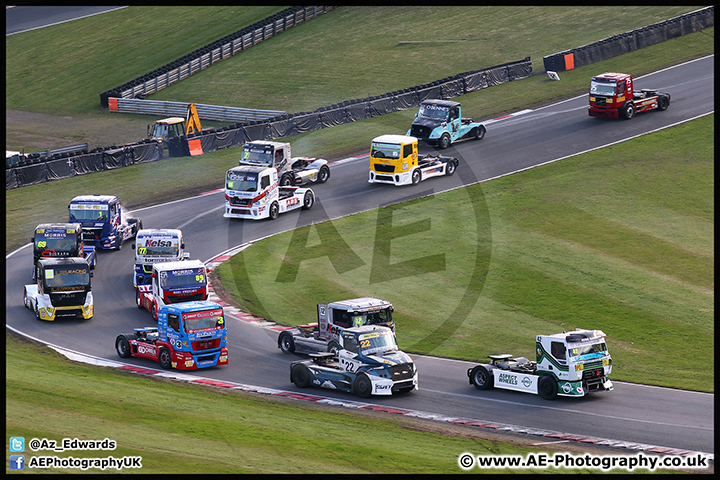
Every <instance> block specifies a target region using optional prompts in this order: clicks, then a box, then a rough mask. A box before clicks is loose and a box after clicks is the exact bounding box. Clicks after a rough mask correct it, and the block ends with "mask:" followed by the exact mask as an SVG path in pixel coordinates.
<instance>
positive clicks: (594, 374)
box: [467, 329, 613, 400]
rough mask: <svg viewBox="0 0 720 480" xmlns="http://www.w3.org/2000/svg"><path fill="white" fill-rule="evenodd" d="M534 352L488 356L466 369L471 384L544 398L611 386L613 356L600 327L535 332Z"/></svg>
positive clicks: (599, 389)
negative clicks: (533, 356)
mask: <svg viewBox="0 0 720 480" xmlns="http://www.w3.org/2000/svg"><path fill="white" fill-rule="evenodd" d="M535 351H536V356H537V359H536V361H529V360H528V359H527V358H525V357H513V356H512V355H510V354H500V355H488V357H489V358H490V360H491V362H490V363H489V364H480V365H476V366H475V367H473V368H469V369H468V371H467V375H468V379H469V381H470V384H471V385H474V386H475V388H477V389H478V390H487V389H490V388H493V387H495V388H502V389H506V390H515V391H518V392H526V393H535V394H538V395H540V396H541V397H542V398H544V399H546V400H552V399H554V398H555V397H556V396H557V395H561V396H564V397H582V396H585V395H587V394H589V393H593V392H601V391H610V390H612V389H613V384H612V382H611V381H610V379H609V378H608V375H610V372H611V371H612V359H611V358H610V354H609V353H608V350H607V345H606V344H605V333H603V332H602V330H583V329H576V330H574V331H572V332H563V333H556V334H554V335H538V336H537V338H536V342H535Z"/></svg>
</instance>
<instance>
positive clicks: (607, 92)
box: [588, 72, 670, 120]
mask: <svg viewBox="0 0 720 480" xmlns="http://www.w3.org/2000/svg"><path fill="white" fill-rule="evenodd" d="M633 83H634V82H633V77H632V75H629V74H627V73H612V72H609V73H603V74H601V75H596V76H594V77H592V80H590V106H589V107H588V115H590V116H591V117H605V118H624V119H626V120H630V119H631V118H632V117H634V116H635V114H636V113H642V112H647V111H650V110H666V109H667V108H668V106H670V94H669V93H662V92H659V91H657V90H655V89H648V88H644V89H642V90H640V91H639V92H636V91H635V90H634V87H633Z"/></svg>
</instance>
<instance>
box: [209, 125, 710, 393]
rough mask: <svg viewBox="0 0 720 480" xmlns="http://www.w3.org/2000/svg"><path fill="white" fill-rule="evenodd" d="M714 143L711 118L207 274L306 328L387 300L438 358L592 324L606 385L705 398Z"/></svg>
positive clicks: (519, 346) (285, 244)
mask: <svg viewBox="0 0 720 480" xmlns="http://www.w3.org/2000/svg"><path fill="white" fill-rule="evenodd" d="M713 135H714V116H713V115H709V116H706V117H704V118H702V119H698V120H695V121H693V122H689V123H686V124H683V125H680V126H676V127H673V128H671V129H667V130H663V131H661V132H657V133H653V134H650V135H646V136H643V137H640V138H637V139H634V140H631V141H628V142H624V143H622V144H619V145H615V146H613V147H610V148H607V149H602V150H598V151H595V152H590V153H586V154H584V155H580V156H577V157H573V158H570V159H566V160H563V161H559V162H556V163H553V164H550V165H546V166H543V167H539V168H535V169H532V170H529V171H526V172H521V173H517V174H514V175H512V176H509V177H505V178H501V179H497V180H493V181H490V182H485V183H482V184H478V185H473V186H470V187H467V188H463V189H459V190H454V191H451V192H448V193H443V194H439V195H434V196H432V197H428V198H425V199H420V200H415V201H411V202H405V203H403V204H399V205H396V206H391V207H386V208H382V209H379V210H376V211H371V212H366V213H361V214H357V215H352V216H350V217H346V218H342V219H338V220H333V221H331V222H325V223H323V224H318V225H313V226H308V227H304V228H301V229H298V230H295V231H293V232H287V233H283V234H280V235H276V236H273V237H271V238H269V239H265V240H263V241H260V242H258V243H257V244H255V245H253V246H252V247H251V248H249V249H247V250H245V251H243V252H241V253H240V254H238V255H236V256H235V257H234V258H232V259H231V260H230V261H228V262H226V263H224V264H223V265H221V266H220V267H219V268H218V269H217V270H216V273H217V274H218V275H219V279H220V280H221V282H222V284H223V287H224V289H225V290H226V291H227V292H228V293H230V294H231V295H232V296H233V297H234V299H235V300H236V301H237V302H238V303H239V304H240V305H241V306H242V307H243V308H244V309H246V310H247V311H250V312H253V313H255V314H257V315H260V316H263V317H265V318H269V319H271V320H273V321H276V322H278V323H281V324H288V325H297V324H302V323H307V322H309V321H313V318H314V316H315V311H316V308H315V304H316V303H323V302H330V301H335V300H342V299H345V298H354V297H358V296H375V297H380V298H385V299H387V300H390V301H391V302H393V304H394V305H395V309H396V313H395V319H396V323H397V325H398V340H399V342H400V344H401V345H402V348H403V349H405V350H408V351H410V352H417V353H423V354H431V355H437V356H443V357H454V358H461V359H465V360H479V359H482V358H483V357H484V356H486V355H488V354H491V353H502V352H496V351H495V350H498V349H500V350H503V351H509V352H512V353H515V354H516V355H520V354H522V355H525V356H528V357H532V356H533V348H534V343H533V342H532V338H533V336H534V335H535V334H538V333H545V334H550V333H556V332H558V331H563V330H569V329H573V328H576V327H579V328H600V329H602V330H604V331H605V333H607V334H608V336H609V340H608V341H609V344H610V345H611V353H612V355H613V360H614V363H615V369H614V370H613V378H615V379H618V380H626V381H630V382H636V383H648V384H654V385H663V386H670V387H678V388H686V389H694V390H703V391H713V388H714V387H713V378H714V368H713V366H712V364H710V365H709V366H708V364H707V362H706V361H705V360H704V359H705V358H708V357H709V356H711V355H712V354H713V351H714V341H713V332H714V320H713V318H714V316H713V313H714V307H713V302H714V270H713V263H714V228H713V225H714V204H713V198H714V183H713V171H714V153H713V148H714V143H713V142H712V140H710V139H712V138H714V137H713ZM688 145H693V146H694V147H693V150H692V154H688V152H687V146H688ZM471 206H475V208H471ZM333 229H334V230H335V231H337V233H338V235H337V236H334V237H333V236H332V235H331V234H330V233H331V232H332V231H333ZM450 232H452V233H450ZM328 239H331V240H328ZM310 257H312V258H310ZM288 288H291V289H292V291H293V295H285V294H283V292H287V289H288ZM697 338H704V339H707V340H705V341H703V342H700V343H701V344H698V342H697V341H696V339H697ZM688 349H692V350H693V351H695V352H698V353H699V354H698V355H687V354H686V352H687V351H688ZM660 352H662V353H660ZM659 357H662V359H663V361H662V362H655V361H653V362H648V361H647V359H648V358H659Z"/></svg>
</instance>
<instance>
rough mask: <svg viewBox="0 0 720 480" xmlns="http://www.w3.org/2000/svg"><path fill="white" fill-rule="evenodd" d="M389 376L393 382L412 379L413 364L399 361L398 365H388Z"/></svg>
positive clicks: (413, 372)
mask: <svg viewBox="0 0 720 480" xmlns="http://www.w3.org/2000/svg"><path fill="white" fill-rule="evenodd" d="M388 372H389V373H390V378H391V379H392V381H393V382H399V381H402V380H412V378H413V376H414V375H415V365H414V364H412V363H401V364H400V365H393V366H391V367H388Z"/></svg>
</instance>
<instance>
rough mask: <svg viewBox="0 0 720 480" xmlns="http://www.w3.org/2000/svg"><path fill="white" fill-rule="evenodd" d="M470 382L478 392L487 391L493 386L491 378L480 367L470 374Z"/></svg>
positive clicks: (483, 368) (485, 370)
mask: <svg viewBox="0 0 720 480" xmlns="http://www.w3.org/2000/svg"><path fill="white" fill-rule="evenodd" d="M470 381H471V382H472V384H473V385H474V386H475V388H477V389H478V390H489V389H491V388H492V386H493V377H492V375H491V374H490V372H488V370H487V369H486V368H485V367H483V366H482V365H478V366H476V367H475V368H473V369H472V372H470Z"/></svg>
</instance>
